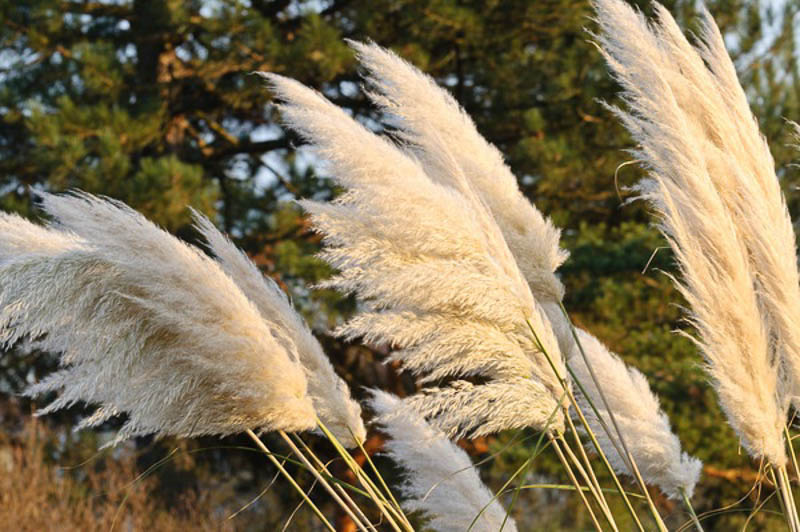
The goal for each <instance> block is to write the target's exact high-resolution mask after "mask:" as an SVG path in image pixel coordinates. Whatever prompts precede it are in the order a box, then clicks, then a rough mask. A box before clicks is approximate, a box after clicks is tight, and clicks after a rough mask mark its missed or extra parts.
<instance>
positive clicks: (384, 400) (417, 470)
mask: <svg viewBox="0 0 800 532" xmlns="http://www.w3.org/2000/svg"><path fill="white" fill-rule="evenodd" d="M372 393H373V396H372V400H371V401H370V406H371V407H372V408H373V409H374V410H375V412H376V414H377V416H378V418H377V423H378V424H380V425H382V426H383V430H384V431H385V432H386V433H387V434H388V435H389V437H390V438H391V439H389V440H388V441H387V442H386V444H385V449H386V451H387V454H388V455H389V456H390V457H391V458H392V459H393V460H394V461H395V462H396V463H397V464H398V465H400V466H401V467H402V468H403V469H404V470H405V471H406V480H405V482H404V483H403V485H402V486H401V488H400V489H401V492H402V495H403V496H404V497H405V500H404V501H403V507H404V508H405V509H406V510H407V511H409V512H421V513H422V514H424V515H425V516H426V517H427V519H428V522H427V526H428V527H429V528H430V529H432V530H436V531H437V532H463V531H464V530H467V529H469V528H470V525H472V521H473V519H475V518H476V517H477V516H478V515H479V514H480V517H479V518H478V519H477V520H476V521H475V524H474V525H473V526H472V529H471V530H475V531H481V532H497V531H498V530H500V528H501V526H502V525H503V522H504V521H505V519H506V512H505V511H504V510H503V508H502V507H501V506H500V503H498V502H497V500H496V499H494V500H493V497H492V493H491V492H490V491H489V490H488V489H487V488H486V486H485V485H484V484H483V482H481V479H480V477H479V476H478V471H477V470H476V469H475V468H474V467H473V466H472V462H471V461H470V459H469V456H467V453H465V452H464V451H463V449H461V448H460V447H458V446H457V445H455V444H454V443H452V442H450V440H448V438H447V437H446V436H445V434H443V433H442V432H440V431H438V430H436V429H435V428H433V427H431V426H430V425H428V424H427V423H426V422H425V420H424V419H423V418H422V417H420V416H419V415H418V414H417V413H416V412H414V411H413V410H412V409H409V408H408V406H407V405H404V403H403V402H402V401H401V400H400V399H399V398H397V397H395V396H393V395H390V394H387V393H384V392H380V391H377V390H373V392H372ZM503 530H509V531H511V532H515V531H516V530H517V527H516V523H514V520H513V519H512V518H511V517H509V518H508V520H507V521H506V522H505V527H504V528H503Z"/></svg>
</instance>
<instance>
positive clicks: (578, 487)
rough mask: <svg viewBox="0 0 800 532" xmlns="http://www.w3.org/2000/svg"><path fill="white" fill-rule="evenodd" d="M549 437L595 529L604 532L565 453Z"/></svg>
mask: <svg viewBox="0 0 800 532" xmlns="http://www.w3.org/2000/svg"><path fill="white" fill-rule="evenodd" d="M548 436H549V437H550V443H552V445H553V449H554V450H555V452H556V455H557V456H558V459H559V460H560V461H561V465H562V466H563V467H564V469H565V470H566V472H567V475H568V476H569V479H570V481H571V482H572V483H573V484H574V485H575V489H576V491H577V492H578V495H580V497H581V500H582V501H583V504H584V506H586V509H587V510H588V512H589V516H590V517H591V519H592V523H593V524H594V526H595V528H596V529H597V531H598V532H603V528H602V527H601V526H600V523H599V522H598V521H597V516H595V514H594V510H592V506H591V503H589V500H588V499H587V498H586V495H585V494H584V493H583V489H581V484H580V482H578V479H577V478H575V473H573V471H572V468H571V467H570V466H569V462H568V461H567V459H566V457H565V456H564V453H563V452H562V451H561V449H560V448H559V446H558V440H557V439H556V437H555V436H553V435H552V434H549V433H548Z"/></svg>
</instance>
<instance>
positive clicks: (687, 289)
mask: <svg viewBox="0 0 800 532" xmlns="http://www.w3.org/2000/svg"><path fill="white" fill-rule="evenodd" d="M595 7H596V10H597V21H598V22H599V24H600V27H601V29H602V32H601V35H600V36H597V40H598V42H599V44H600V47H601V48H602V51H603V53H604V55H605V57H606V59H607V61H608V63H609V65H610V66H611V68H612V70H613V71H614V73H615V75H616V77H617V79H618V80H619V82H620V83H621V85H622V86H623V87H624V89H625V101H626V102H627V103H628V104H629V105H630V109H631V110H630V112H626V111H623V110H620V109H614V112H615V113H616V114H617V116H618V117H619V118H620V119H621V120H622V122H623V123H624V124H625V126H626V127H627V128H628V130H629V131H630V132H631V134H632V135H633V137H634V138H635V139H636V141H637V142H638V143H639V148H638V149H637V150H636V151H635V152H634V155H635V157H636V158H638V159H640V160H642V161H643V162H644V164H645V165H646V167H647V168H648V169H649V170H650V179H647V180H644V181H643V182H642V183H641V184H640V185H639V187H638V188H639V190H640V192H641V194H642V197H644V198H646V199H648V200H649V201H650V202H651V204H652V205H653V207H654V209H655V210H656V211H657V212H658V214H659V215H660V217H661V229H662V231H663V233H664V234H665V235H666V237H667V238H668V240H669V242H670V244H671V245H672V248H673V250H674V251H675V254H676V257H677V259H678V262H679V264H680V268H681V273H682V282H681V283H679V284H678V287H679V289H680V290H681V292H682V293H683V295H684V296H685V297H686V299H687V301H688V302H689V306H690V308H691V311H692V312H691V317H690V319H691V321H692V323H693V324H694V325H695V327H696V328H697V330H698V332H699V340H698V345H699V346H700V348H701V350H702V352H703V354H704V356H705V358H706V361H707V369H708V372H709V374H710V375H711V377H712V381H713V384H714V387H715V388H716V390H717V393H718V395H719V400H720V404H721V405H722V408H723V410H724V411H725V413H726V415H727V417H728V420H729V422H730V424H731V425H732V426H733V428H734V429H735V430H736V432H737V433H738V435H739V437H740V438H741V440H742V442H743V444H744V446H745V447H746V448H747V449H748V451H749V452H750V453H751V454H752V455H753V456H755V457H756V458H759V457H765V458H767V459H768V460H769V461H770V462H772V463H773V464H775V465H781V464H783V463H784V462H785V460H786V455H785V451H784V442H783V437H782V429H783V426H784V423H785V422H786V414H787V405H788V397H789V390H788V388H789V383H787V382H785V379H784V377H783V374H782V373H783V370H782V362H781V355H782V354H785V355H787V358H786V361H787V362H789V365H790V367H793V366H794V362H793V359H792V358H791V356H789V355H790V353H791V352H792V351H793V350H794V349H795V347H794V344H795V342H796V340H795V338H796V337H797V335H798V331H797V325H798V324H800V321H797V316H798V313H797V311H796V309H795V308H794V307H795V305H797V304H800V298H798V297H797V296H795V295H793V294H796V290H797V284H798V283H797V272H796V266H795V265H794V262H795V258H794V257H795V253H794V236H793V235H792V229H791V224H790V222H789V221H788V217H787V215H786V210H785V206H784V203H783V200H782V197H781V194H780V189H779V188H778V184H777V180H776V179H775V175H774V170H773V165H772V159H771V157H770V156H769V151H768V149H767V147H766V145H765V144H764V141H763V139H762V138H761V137H760V136H759V134H758V129H757V127H756V125H755V123H754V120H753V117H752V116H751V114H750V112H749V109H748V108H747V103H746V100H745V98H744V95H743V94H742V91H741V88H740V87H739V84H738V82H737V81H736V74H735V72H734V70H733V66H732V65H731V64H730V60H729V59H728V57H727V54H726V53H725V50H724V46H723V43H722V40H721V37H720V36H719V33H718V30H717V29H716V27H715V25H714V22H713V21H712V20H711V18H710V17H709V15H708V14H707V13H704V26H703V31H702V32H701V33H700V37H701V42H700V43H699V44H698V45H697V48H696V49H695V48H692V47H691V46H690V45H689V44H688V43H687V42H686V40H685V38H684V37H683V35H682V34H681V32H680V30H679V29H678V27H677V25H676V23H675V21H674V20H673V19H672V17H671V16H670V15H669V13H668V12H667V11H666V9H664V8H663V7H662V6H660V5H658V4H655V8H656V11H657V12H658V16H659V18H658V20H657V22H656V23H654V24H653V25H652V26H649V25H648V23H647V21H646V20H645V18H644V17H643V16H642V15H641V14H639V13H637V12H636V11H634V10H633V9H632V8H631V7H630V6H628V5H627V4H625V3H624V2H622V1H621V0H597V1H596V2H595ZM759 224H764V225H763V226H762V227H760V228H759V227H758V225H759ZM789 263H791V264H789ZM758 294H761V297H759V296H758ZM788 299H794V301H791V302H790V301H788ZM792 323H794V325H793V326H792ZM772 338H775V339H777V340H778V344H777V345H778V346H779V348H778V349H777V352H776V349H775V347H774V346H775V345H776V344H775V343H774V342H773V341H771V339H772ZM792 356H794V355H792Z"/></svg>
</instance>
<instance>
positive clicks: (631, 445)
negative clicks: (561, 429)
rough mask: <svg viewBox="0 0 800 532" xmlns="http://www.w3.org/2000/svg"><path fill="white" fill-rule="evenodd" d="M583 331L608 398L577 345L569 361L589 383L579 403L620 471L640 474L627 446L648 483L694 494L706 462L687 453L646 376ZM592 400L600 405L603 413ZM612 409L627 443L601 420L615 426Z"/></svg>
mask: <svg viewBox="0 0 800 532" xmlns="http://www.w3.org/2000/svg"><path fill="white" fill-rule="evenodd" d="M577 334H578V340H579V342H580V346H581V348H583V351H584V354H585V355H586V360H587V361H588V363H589V364H591V366H592V368H593V369H594V370H595V372H596V373H597V374H598V375H601V376H602V377H601V379H602V382H601V384H602V387H603V391H604V393H605V396H606V401H603V400H602V399H601V398H600V393H599V391H598V389H597V387H596V386H595V385H594V383H593V382H592V379H591V378H590V375H589V368H588V366H587V364H586V362H584V359H583V357H582V356H581V354H580V353H578V352H577V351H578V347H577V344H576V345H575V347H574V348H573V352H572V353H571V354H570V356H569V358H568V363H569V366H570V368H571V369H572V372H573V374H574V376H575V378H576V379H577V380H578V381H579V382H581V383H582V384H583V387H582V392H585V393H580V394H578V403H579V404H580V405H581V411H582V412H583V413H584V415H585V416H586V419H587V420H588V422H589V426H590V428H591V430H592V431H593V432H594V434H595V435H596V437H597V439H598V441H599V443H600V447H601V448H602V450H603V453H604V454H605V455H606V456H607V457H608V460H609V462H610V463H611V465H612V467H613V468H614V471H616V472H617V473H618V474H624V475H631V476H633V475H634V473H633V472H632V471H630V468H629V465H628V462H627V460H626V459H625V458H624V457H623V456H622V455H621V454H620V453H621V452H622V453H624V452H625V450H624V449H625V448H627V450H628V451H629V452H630V454H631V456H632V458H633V460H634V462H635V463H636V466H637V467H638V468H639V470H640V472H641V474H642V477H643V479H644V481H645V482H646V483H647V484H652V485H655V486H658V487H659V488H660V489H661V491H663V492H664V494H666V495H667V496H668V497H670V498H672V499H681V498H683V496H684V495H685V496H686V497H688V498H691V497H692V494H693V493H694V488H695V485H696V484H697V481H698V479H699V478H700V471H701V469H702V466H703V464H702V463H701V462H700V460H697V459H696V458H693V457H691V456H689V455H688V454H686V453H685V452H682V451H681V443H680V441H679V440H678V437H677V436H676V435H675V434H674V433H673V432H672V431H671V430H670V424H669V419H668V418H667V416H666V414H665V413H664V412H663V411H662V410H661V407H660V406H659V402H658V398H657V397H656V396H655V395H654V394H653V392H652V390H650V385H649V384H648V383H647V379H646V378H645V376H644V375H642V373H641V372H639V371H638V370H637V369H635V368H632V367H628V366H626V365H625V363H624V362H623V361H622V360H621V359H620V358H619V357H618V356H617V355H615V354H614V353H611V352H610V351H609V350H608V349H607V348H606V347H605V346H604V345H603V344H602V343H600V341H599V340H598V339H597V338H595V337H594V336H592V335H591V334H589V333H587V332H586V331H583V330H580V329H579V330H578V332H577ZM590 403H591V404H594V405H595V407H596V408H597V413H596V412H595V411H594V409H593V408H592V407H591V405H590ZM606 405H607V406H608V408H607V407H606ZM609 408H610V409H611V411H612V412H613V413H614V418H615V420H616V426H617V427H619V430H620V432H621V433H622V439H623V440H624V442H625V444H626V445H625V446H623V445H622V443H623V442H622V441H620V438H619V436H618V435H617V433H616V431H614V430H613V429H612V430H611V431H610V432H606V431H605V430H604V428H603V425H602V424H601V423H600V419H602V420H603V421H604V422H605V426H606V427H610V426H612V421H611V417H610V415H609ZM598 414H599V416H598Z"/></svg>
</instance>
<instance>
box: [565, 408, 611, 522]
mask: <svg viewBox="0 0 800 532" xmlns="http://www.w3.org/2000/svg"><path fill="white" fill-rule="evenodd" d="M565 418H566V420H567V424H568V426H569V428H570V431H571V432H572V437H573V439H574V440H575V444H576V446H577V447H578V452H579V453H580V457H581V460H582V461H583V463H584V465H585V466H586V472H587V473H588V474H589V478H590V479H591V481H592V484H593V485H594V487H595V489H596V490H597V491H598V493H599V494H600V497H601V501H602V503H603V505H604V507H605V510H606V511H608V512H609V513H610V512H611V509H610V508H609V506H608V501H607V500H606V499H605V497H604V496H603V489H602V487H601V486H600V482H599V481H598V480H597V475H595V473H594V469H593V468H592V463H591V462H590V461H589V456H588V455H587V454H586V449H585V448H584V444H583V442H582V441H581V438H580V435H579V434H578V430H577V429H576V428H575V423H573V421H572V417H571V416H570V415H569V412H566V416H565Z"/></svg>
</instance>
